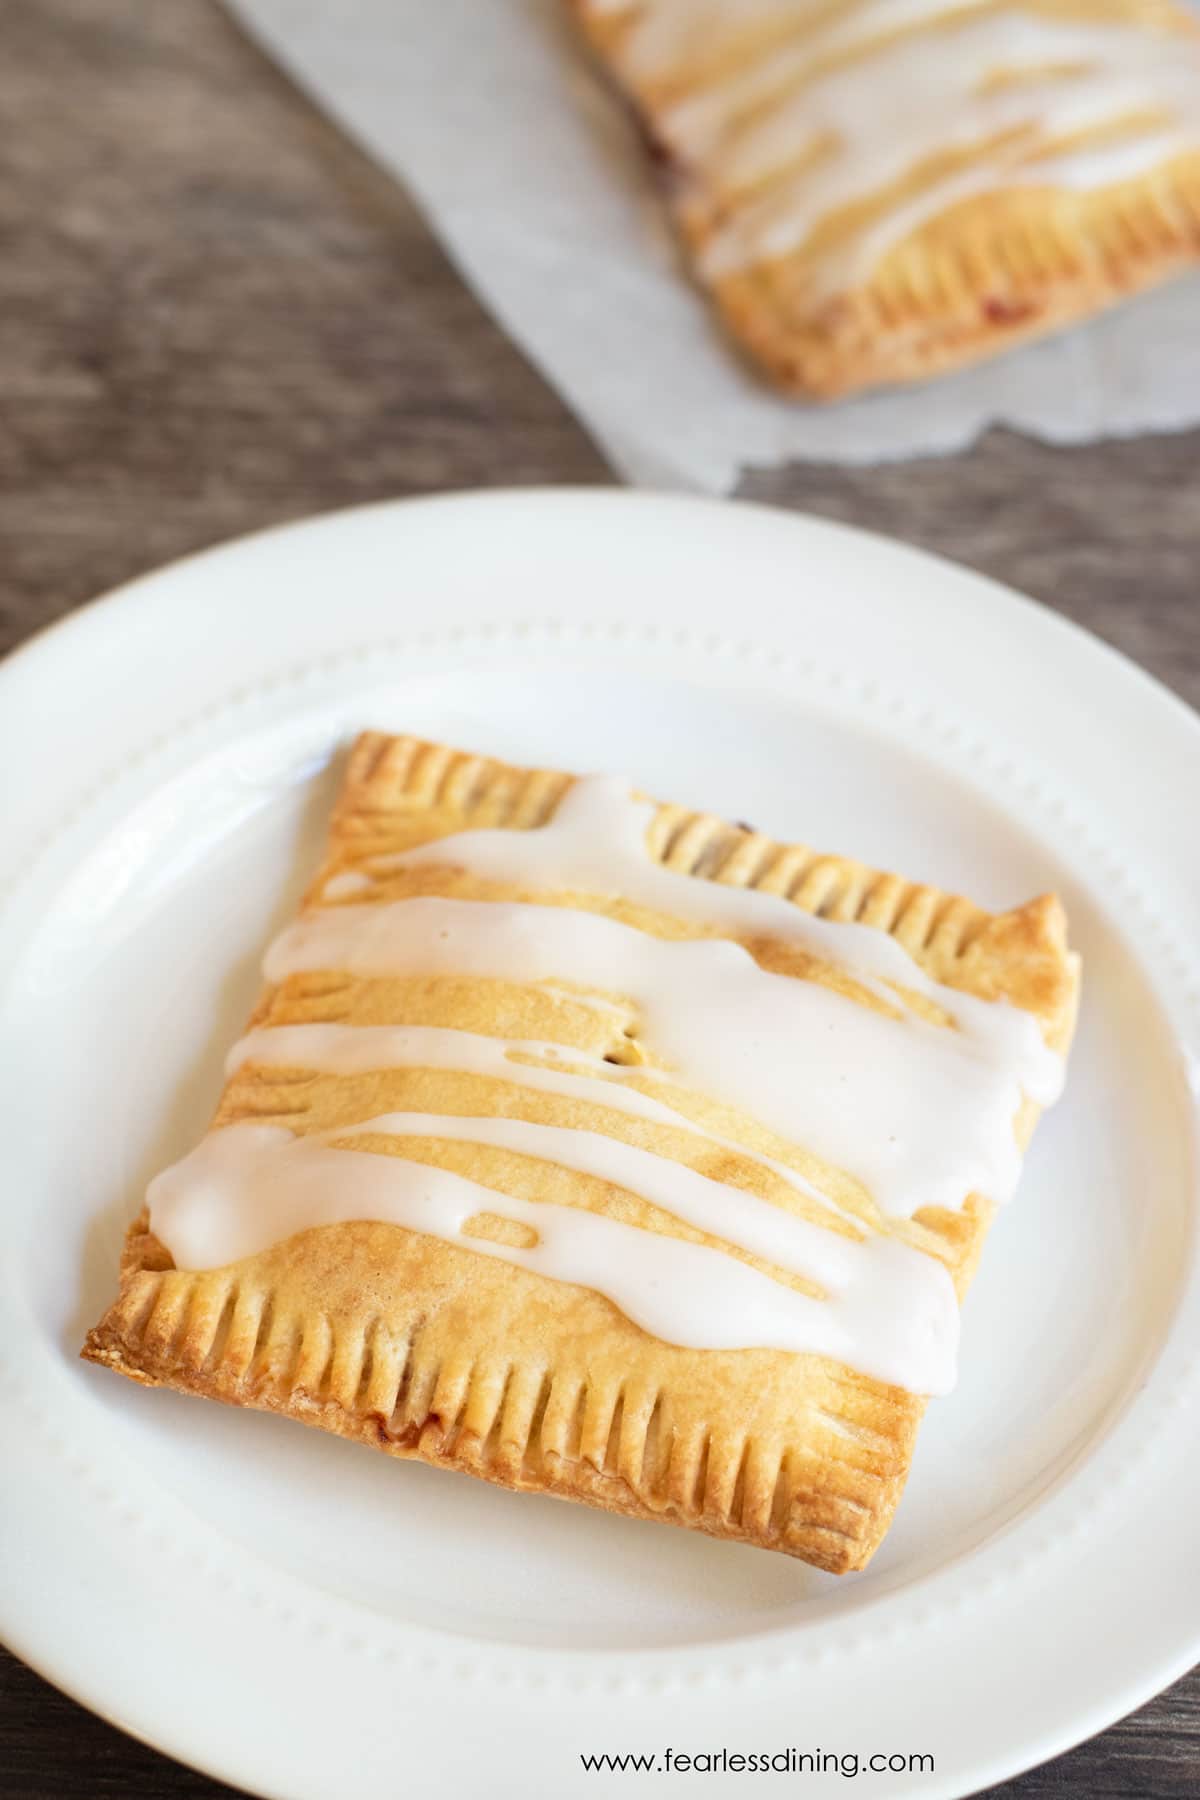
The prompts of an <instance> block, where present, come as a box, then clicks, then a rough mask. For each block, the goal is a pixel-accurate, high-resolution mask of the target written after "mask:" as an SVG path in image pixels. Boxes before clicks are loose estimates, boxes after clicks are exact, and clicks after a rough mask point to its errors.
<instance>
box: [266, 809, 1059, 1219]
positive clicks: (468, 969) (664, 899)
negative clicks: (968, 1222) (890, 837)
mask: <svg viewBox="0 0 1200 1800" xmlns="http://www.w3.org/2000/svg"><path fill="white" fill-rule="evenodd" d="M649 810H650V809H649V808H648V807H646V806H643V805H640V804H639V803H637V802H635V801H633V800H631V798H630V796H629V792H628V788H627V787H623V786H622V785H621V784H619V783H618V784H614V783H613V782H611V781H609V780H607V779H606V778H596V779H594V780H588V781H582V782H579V783H577V784H576V785H575V787H573V788H572V789H571V790H569V792H568V794H567V795H566V797H565V798H564V800H563V801H562V802H560V805H559V807H558V811H557V812H556V814H555V816H554V819H553V821H552V822H551V824H550V825H548V826H545V827H543V828H542V829H541V830H539V831H482V832H463V833H461V834H458V835H456V836H454V837H452V838H443V839H441V840H439V841H438V842H437V843H436V844H430V845H427V846H424V847H422V849H420V850H418V851H415V852H413V853H412V854H411V855H410V856H409V857H407V858H405V859H402V860H405V861H407V862H409V863H410V864H418V863H428V862H434V861H436V862H440V863H445V864H451V865H453V866H456V867H463V868H469V869H470V870H471V871H472V872H473V873H475V874H477V875H480V876H484V877H487V878H489V879H491V880H496V881H504V882H506V883H510V884H512V885H514V886H517V887H518V888H520V889H522V890H524V891H535V890H536V889H537V888H539V887H550V886H554V885H557V886H558V887H559V888H560V889H567V890H570V891H572V892H575V893H578V894H580V895H584V894H588V893H591V894H607V893H619V894H622V895H624V896H625V897H626V898H627V899H628V900H630V901H633V902H637V903H641V904H643V905H646V906H647V907H656V908H657V909H658V910H660V911H662V912H668V913H675V914H677V915H678V916H680V917H683V918H690V919H692V920H694V921H696V922H697V923H702V924H707V925H715V926H717V927H718V928H720V929H724V930H728V931H737V932H739V933H741V934H743V935H748V936H756V935H757V936H760V937H762V936H770V937H772V938H776V939H782V940H784V941H785V942H786V941H789V940H790V941H791V942H793V943H795V944H796V945H797V946H798V947H799V948H801V949H803V950H804V951H805V952H806V953H807V954H809V955H811V956H814V957H816V958H818V959H820V960H823V961H825V962H828V963H832V964H835V965H837V966H840V967H842V968H844V969H846V970H848V971H850V972H851V973H852V974H853V975H854V977H855V978H856V979H857V980H859V981H860V982H863V983H864V984H866V985H869V986H871V987H872V988H873V989H875V990H876V991H879V992H883V993H886V995H887V997H888V999H889V1000H890V1001H892V1002H893V1003H895V1004H897V1005H898V1004H899V1002H898V1000H897V995H896V992H895V989H894V988H892V987H883V986H881V984H882V983H887V982H891V983H896V984H898V985H900V986H902V987H904V988H906V989H909V990H911V991H914V992H919V993H921V994H922V995H924V996H925V997H926V998H928V999H930V1000H932V1001H933V1002H934V1003H935V1004H937V1005H938V1006H940V1007H941V1008H943V1010H944V1011H945V1012H946V1013H947V1014H948V1015H949V1016H950V1017H951V1018H952V1019H953V1021H954V1027H955V1028H954V1029H948V1028H945V1027H941V1026H937V1025H934V1024H932V1023H930V1022H929V1021H927V1020H926V1019H923V1018H921V1017H919V1016H918V1015H917V1014H915V1013H913V1012H912V1011H910V1010H908V1009H904V1010H903V1011H902V1012H901V1013H900V1015H899V1016H898V1017H893V1016H890V1015H887V1014H884V1013H881V1012H878V1011H876V1010H874V1009H872V1008H869V1007H866V1006H863V1005H861V1004H860V1003H858V1002H857V1001H854V1000H852V999H850V998H849V997H848V996H846V995H844V994H841V993H838V992H836V991H835V990H833V989H831V988H829V987H826V986H822V985H820V984H818V983H816V982H812V981H804V980H798V979H796V978H794V977H792V976H787V975H776V974H772V973H770V972H768V971H767V970H765V969H762V968H761V967H760V966H759V965H758V963H757V962H755V960H754V958H753V957H752V956H751V955H750V954H749V952H748V951H746V950H744V949H743V948H742V947H741V946H740V945H739V944H735V943H732V942H730V941H729V940H728V939H726V938H698V939H685V940H679V939H663V938H656V937H653V936H651V935H650V934H649V933H647V932H643V931H639V930H637V929H635V928H634V927H632V926H629V925H624V924H621V923H620V922H618V921H617V920H615V919H610V918H607V917H604V916H602V915H600V914H596V913H589V912H581V911H576V910H574V909H572V908H568V907H558V906H537V905H529V904H525V903H520V902H516V903H507V902H487V901H472V900H446V899H441V898H429V897H420V898H412V899H408V900H397V901H391V902H379V903H376V904H374V905H366V906H356V905H346V906H338V907H333V908H329V909H325V910H318V911H313V912H310V913H308V914H306V915H305V916H304V917H302V918H301V919H299V920H297V922H296V923H295V924H294V925H292V926H290V927H289V928H288V929H287V930H286V931H284V932H283V934H282V935H281V936H280V937H279V938H277V939H276V940H275V942H274V944H273V945H272V946H271V947H270V949H269V950H268V952H267V956H266V960H265V963H264V970H265V973H266V976H267V979H268V980H270V981H280V980H282V979H283V978H284V977H285V976H287V975H289V974H296V973H299V972H301V971H304V970H310V971H311V970H320V969H341V970H345V971H346V972H347V973H349V974H351V975H358V976H365V977H368V978H369V977H379V976H389V975H390V976H405V975H408V976H419V975H439V974H442V975H463V976H474V977H478V978H481V979H485V980H486V979H495V980H502V981H509V982H514V983H519V984H522V985H524V984H528V983H531V982H543V981H544V982H553V981H554V980H555V979H561V978H562V977H563V974H564V972H566V971H569V972H570V974H571V977H572V978H573V979H574V980H575V981H576V982H577V983H579V984H580V985H581V986H583V987H591V988H595V989H596V990H597V991H599V992H600V993H602V994H607V995H610V996H611V995H621V996H625V997H628V998H629V1000H630V1001H631V1003H632V1004H633V1005H634V1006H635V1007H636V1008H637V1010H638V1011H639V1013H640V1014H641V1017H642V1021H643V1028H642V1035H643V1037H644V1038H645V1040H646V1042H647V1043H648V1045H650V1047H651V1048H652V1050H653V1051H654V1052H655V1054H656V1055H658V1056H660V1057H662V1058H664V1059H665V1062H666V1065H667V1069H668V1072H669V1073H670V1074H672V1075H674V1076H675V1077H676V1078H677V1079H678V1080H679V1081H681V1082H682V1083H683V1084H684V1085H686V1086H688V1087H692V1088H695V1089H697V1090H698V1091H699V1092H701V1093H704V1094H708V1095H710V1096H712V1097H714V1098H718V1099H722V1100H725V1101H728V1102H729V1103H730V1104H732V1105H734V1106H736V1107H737V1108H738V1109H739V1110H740V1111H741V1112H744V1113H746V1114H748V1115H750V1116H751V1117H757V1118H759V1119H760V1120H761V1121H762V1122H763V1123H764V1124H766V1125H767V1126H769V1127H770V1129H771V1130H773V1131H775V1132H777V1133H778V1134H779V1135H780V1136H781V1137H783V1138H785V1139H786V1140H787V1141H789V1142H793V1143H799V1144H802V1145H803V1146H804V1148H805V1149H807V1150H809V1151H811V1152H812V1153H813V1154H814V1155H816V1156H817V1157H819V1158H820V1159H821V1160H822V1161H823V1162H825V1163H828V1164H830V1165H832V1166H833V1167H835V1168H839V1169H843V1170H845V1171H847V1172H848V1173H850V1174H852V1175H854V1176H856V1177H857V1178H858V1180H859V1181H860V1182H861V1183H862V1184H863V1186H864V1187H865V1188H866V1189H867V1190H868V1192H869V1193H870V1194H871V1195H872V1197H873V1198H874V1200H875V1202H876V1204H877V1205H878V1206H879V1208H880V1209H881V1210H882V1211H883V1212H885V1213H888V1214H890V1215H892V1216H894V1217H900V1218H911V1216H912V1215H913V1213H914V1212H916V1211H917V1210H918V1208H920V1207H922V1206H942V1207H952V1208H953V1207H959V1206H961V1205H962V1203H963V1201H964V1199H965V1198H966V1196H967V1195H968V1194H969V1193H972V1192H977V1193H981V1194H984V1195H985V1196H986V1197H987V1198H989V1199H992V1200H996V1201H1000V1200H1004V1199H1006V1198H1008V1196H1009V1195H1010V1194H1011V1192H1012V1190H1013V1188H1014V1186H1015V1184H1016V1181H1017V1177H1018V1175H1019V1172H1020V1153H1019V1151H1018V1147H1017V1143H1016V1139H1015V1136H1014V1133H1013V1120H1014V1118H1015V1115H1016V1113H1017V1109H1018V1106H1019V1104H1020V1101H1021V1097H1022V1094H1023V1093H1028V1094H1030V1095H1032V1096H1033V1097H1034V1098H1035V1099H1037V1100H1038V1101H1040V1102H1041V1103H1042V1104H1048V1103H1049V1102H1050V1101H1051V1100H1052V1099H1054V1098H1055V1097H1056V1095H1057V1093H1058V1091H1059V1088H1060V1086H1061V1081H1062V1063H1061V1059H1060V1058H1059V1057H1057V1056H1056V1055H1055V1054H1054V1053H1053V1052H1052V1051H1051V1050H1049V1049H1048V1048H1047V1046H1046V1045H1045V1043H1044V1042H1043V1040H1042V1037H1041V1033H1040V1030H1039V1029H1038V1026H1037V1022H1036V1020H1034V1019H1033V1017H1032V1016H1031V1015H1030V1014H1028V1013H1024V1012H1022V1011H1021V1010H1019V1009H1018V1008H1016V1007H1012V1006H1009V1005H1007V1004H1006V1003H1004V1002H986V1001H980V1000H978V999H975V998H974V997H973V996H969V995H964V994H961V993H959V992H958V991H957V990H955V989H951V988H947V987H945V986H943V985H941V984H939V983H937V982H934V981H931V980H930V979H929V977H928V976H926V975H925V974H924V972H923V971H922V970H921V969H920V968H918V966H917V964H916V963H915V962H914V961H913V959H912V958H911V957H910V956H909V955H908V954H907V952H906V951H904V950H903V949H902V948H901V946H900V945H899V944H898V943H896V941H895V939H894V938H891V937H889V936H888V935H887V933H885V932H882V931H877V930H875V929H874V928H872V927H870V926H862V925H851V924H838V923H835V922H833V921H830V920H827V919H818V918H813V917H811V916H810V915H808V914H806V913H804V912H802V911H801V910H800V909H799V908H798V907H796V906H794V905H792V904H791V903H790V902H788V901H787V900H784V899H782V898H780V897H778V896H775V895H770V894H764V893H760V892H757V891H755V890H747V889H742V888H734V887H726V886H722V885H721V884H720V883H717V882H711V881H703V880H697V879H696V878H695V877H693V876H687V875H680V874H677V873H675V872H673V871H671V870H667V869H664V868H662V867H661V866H660V865H658V864H655V863H653V862H651V861H650V859H649V857H648V856H647V854H646V850H645V826H646V823H647V816H648V813H649Z"/></svg>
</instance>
